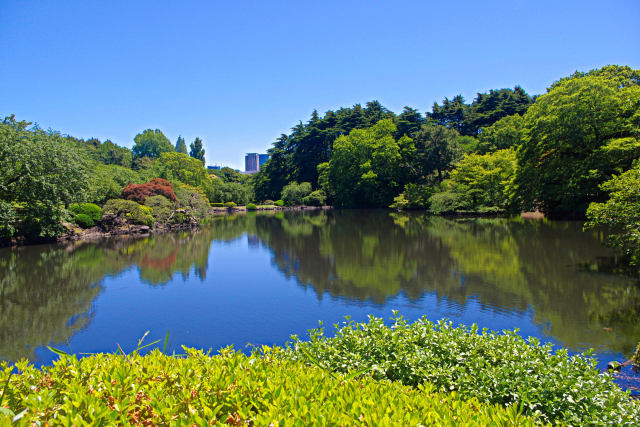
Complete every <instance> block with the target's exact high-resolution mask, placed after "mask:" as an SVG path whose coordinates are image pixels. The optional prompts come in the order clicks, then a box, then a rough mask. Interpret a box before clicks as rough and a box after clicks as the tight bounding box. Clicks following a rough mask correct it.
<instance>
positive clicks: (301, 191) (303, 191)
mask: <svg viewBox="0 0 640 427" xmlns="http://www.w3.org/2000/svg"><path fill="white" fill-rule="evenodd" d="M309 193H311V184H310V183H308V182H301V183H300V184H298V183H297V182H295V181H292V182H290V183H288V184H287V185H285V186H284V188H283V189H282V193H281V194H282V195H281V197H282V200H283V201H284V204H285V205H287V206H293V205H300V204H302V199H303V198H304V197H305V196H307V195H308V194H309Z"/></svg>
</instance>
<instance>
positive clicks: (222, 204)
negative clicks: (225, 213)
mask: <svg viewBox="0 0 640 427" xmlns="http://www.w3.org/2000/svg"><path fill="white" fill-rule="evenodd" d="M211 206H213V207H214V208H223V207H224V203H222V202H214V203H211Z"/></svg>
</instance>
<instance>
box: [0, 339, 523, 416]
mask: <svg viewBox="0 0 640 427" xmlns="http://www.w3.org/2000/svg"><path fill="white" fill-rule="evenodd" d="M185 351H186V355H185V356H184V357H172V356H166V355H163V354H162V353H160V352H159V351H158V350H155V351H153V352H152V353H151V354H148V355H146V356H140V355H139V354H137V353H133V354H131V355H128V356H124V355H112V354H98V355H94V356H90V357H85V358H82V359H80V360H78V358H76V357H75V356H66V355H63V356H62V357H61V358H60V360H59V361H58V362H57V363H56V364H55V365H54V366H47V367H44V368H43V369H42V370H39V369H36V368H34V367H33V366H29V365H27V364H26V363H23V362H21V363H19V364H18V365H17V367H16V368H14V367H9V366H8V365H7V363H6V362H2V365H0V384H3V385H4V384H7V387H6V392H5V393H4V395H3V396H2V397H3V404H4V405H6V406H8V409H5V410H4V411H3V412H2V415H1V416H2V419H1V420H2V421H3V422H4V423H9V424H10V423H11V419H12V418H13V417H14V416H15V415H16V414H19V413H22V412H23V411H24V410H25V409H26V412H24V413H23V414H22V416H21V417H20V420H19V424H20V425H31V424H45V423H49V424H52V423H53V424H61V425H129V424H140V425H201V426H202V425H209V424H212V423H216V424H218V423H220V424H231V425H256V426H267V425H275V426H279V425H280V426H284V425H394V426H395V425H397V426H407V425H477V426H485V425H534V420H533V419H531V418H528V417H524V416H522V415H521V414H519V412H518V409H517V408H516V407H515V406H512V407H509V408H501V407H498V406H490V405H486V404H482V403H480V402H478V401H477V400H475V399H469V400H462V399H461V398H460V397H459V395H457V394H455V393H448V392H444V393H438V392H434V390H433V387H430V386H429V385H425V386H422V387H420V388H418V389H411V388H409V389H407V387H406V386H403V385H402V384H400V383H391V382H378V381H375V380H372V379H370V378H366V377H365V378H357V379H350V378H345V377H341V376H334V375H333V374H331V373H330V372H327V371H324V370H322V369H319V368H310V367H307V366H304V365H303V364H301V363H297V362H292V361H286V360H280V359H279V358H278V356H279V354H280V352H279V351H278V349H270V348H268V347H264V348H263V351H265V354H264V355H263V356H257V355H255V356H251V357H247V356H245V355H243V354H242V353H239V352H234V351H232V350H229V349H223V350H221V352H220V354H219V355H216V356H209V355H208V354H204V353H203V352H202V351H197V350H192V349H185ZM14 369H18V370H19V371H20V372H21V373H20V374H14V375H11V373H12V371H14Z"/></svg>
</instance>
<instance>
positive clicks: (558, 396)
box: [288, 314, 640, 425]
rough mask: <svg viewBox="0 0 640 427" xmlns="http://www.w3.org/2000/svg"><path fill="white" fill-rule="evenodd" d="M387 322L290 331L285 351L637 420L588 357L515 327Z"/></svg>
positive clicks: (564, 410) (590, 414)
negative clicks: (307, 335) (303, 335)
mask: <svg viewBox="0 0 640 427" xmlns="http://www.w3.org/2000/svg"><path fill="white" fill-rule="evenodd" d="M396 316H397V314H396ZM392 320H393V325H392V326H391V327H389V326H385V324H384V322H383V320H382V319H379V318H375V317H373V316H371V317H370V319H369V322H368V323H353V322H349V323H347V324H346V325H345V326H344V327H342V328H339V329H336V334H335V336H334V337H332V338H327V337H325V336H324V335H323V330H322V329H317V330H313V331H311V341H309V342H301V341H299V340H297V338H296V337H295V336H294V342H293V343H292V344H290V348H289V353H288V357H289V358H291V359H292V360H300V361H306V362H307V363H308V364H314V363H315V364H319V365H321V366H323V367H325V368H327V369H329V370H331V371H336V372H348V371H351V370H361V369H363V368H371V375H372V377H373V378H375V379H388V380H392V381H400V382H402V383H403V384H406V385H409V386H414V387H416V386H419V385H421V384H425V383H429V384H432V385H433V386H435V387H436V388H437V389H438V390H441V391H454V390H455V391H456V392H457V393H458V394H459V395H460V396H461V397H463V398H477V399H478V400H480V401H482V402H487V403H493V404H499V405H501V406H510V405H516V406H520V405H522V407H523V409H524V413H525V414H529V415H534V416H537V417H539V418H540V419H541V420H544V421H548V422H553V423H557V422H560V423H568V424H573V425H586V424H598V425H600V424H617V425H619V424H627V423H631V424H634V423H636V422H637V420H639V419H640V404H639V403H638V402H636V401H634V400H632V399H630V398H629V396H628V393H626V392H624V391H622V389H620V387H619V386H618V385H616V384H615V383H614V382H613V379H612V378H611V376H610V375H608V374H603V373H601V372H600V371H599V370H598V369H597V368H596V361H595V359H593V358H590V357H584V356H580V355H576V356H569V355H568V354H567V351H566V350H557V351H555V352H554V351H553V349H552V346H551V345H550V344H548V345H540V343H539V342H538V340H537V339H535V338H529V339H528V340H525V339H523V338H522V337H520V336H519V335H518V334H517V333H516V331H504V332H502V333H495V332H488V331H487V330H483V331H482V332H480V333H479V331H478V329H477V327H476V326H475V325H474V326H472V327H471V328H466V327H462V326H461V327H453V326H452V323H451V322H449V321H445V320H441V321H439V322H438V323H432V322H429V321H428V320H426V318H422V319H421V320H419V321H417V322H415V323H411V324H410V323H407V322H406V321H405V320H404V319H403V318H402V317H401V316H398V317H394V318H392ZM336 327H337V325H336Z"/></svg>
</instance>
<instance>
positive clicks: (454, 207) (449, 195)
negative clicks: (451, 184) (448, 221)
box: [429, 191, 469, 214]
mask: <svg viewBox="0 0 640 427" xmlns="http://www.w3.org/2000/svg"><path fill="white" fill-rule="evenodd" d="M468 206H469V200H468V198H467V196H466V195H464V194H460V193H454V192H450V191H445V192H442V193H436V194H434V195H433V196H431V197H429V210H431V212H433V213H435V214H443V213H451V212H455V211H459V210H463V209H465V208H467V207H468Z"/></svg>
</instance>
